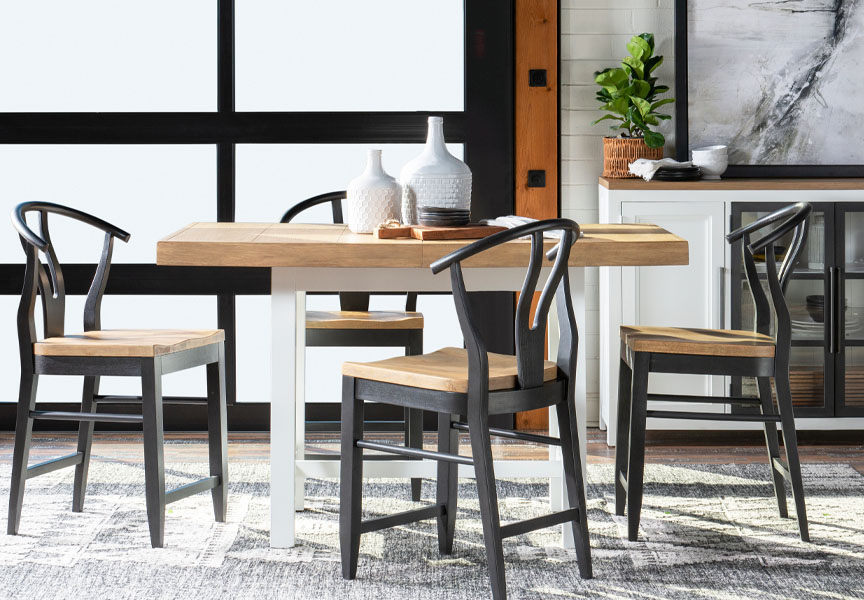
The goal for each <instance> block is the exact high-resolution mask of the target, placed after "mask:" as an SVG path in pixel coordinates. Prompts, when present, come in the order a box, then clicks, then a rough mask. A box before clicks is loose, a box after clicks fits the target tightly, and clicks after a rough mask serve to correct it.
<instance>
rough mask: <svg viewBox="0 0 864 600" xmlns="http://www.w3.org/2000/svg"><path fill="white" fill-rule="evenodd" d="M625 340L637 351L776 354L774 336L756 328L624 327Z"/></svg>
mask: <svg viewBox="0 0 864 600" xmlns="http://www.w3.org/2000/svg"><path fill="white" fill-rule="evenodd" d="M621 341H622V342H624V343H625V344H626V345H627V347H628V348H630V349H631V350H633V351H634V352H657V353H660V354H691V355H696V356H745V357H751V358H765V357H773V356H774V346H775V344H774V338H773V337H771V336H768V335H763V334H761V333H755V332H753V331H737V330H730V329H693V328H687V327H641V326H629V325H625V326H622V327H621Z"/></svg>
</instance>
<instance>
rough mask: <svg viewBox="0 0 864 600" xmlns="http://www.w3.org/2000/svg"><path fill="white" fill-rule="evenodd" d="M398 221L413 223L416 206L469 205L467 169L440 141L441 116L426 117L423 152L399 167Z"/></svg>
mask: <svg viewBox="0 0 864 600" xmlns="http://www.w3.org/2000/svg"><path fill="white" fill-rule="evenodd" d="M399 182H400V183H401V184H402V222H403V223H405V224H408V225H414V224H416V223H417V207H418V206H437V207H439V208H461V209H469V210H470V208H471V169H469V168H468V165H466V164H465V163H464V162H462V161H461V160H459V159H458V158H456V157H455V156H453V155H452V154H450V152H448V151H447V146H446V145H445V144H444V119H443V117H429V133H428V135H427V137H426V147H425V148H424V149H423V152H422V153H421V154H420V156H418V157H417V158H415V159H414V160H412V161H411V162H409V163H408V164H407V165H405V166H404V167H402V172H401V173H400V174H399Z"/></svg>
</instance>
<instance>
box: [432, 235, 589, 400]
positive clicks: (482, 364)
mask: <svg viewBox="0 0 864 600" xmlns="http://www.w3.org/2000/svg"><path fill="white" fill-rule="evenodd" d="M547 231H560V232H561V239H560V241H559V243H558V244H557V245H556V246H555V247H554V248H553V249H552V250H550V251H549V252H548V253H547V254H546V258H548V259H549V260H553V259H554V263H553V264H552V269H551V271H550V273H549V277H548V279H547V280H546V283H545V285H544V286H543V291H542V293H541V294H540V300H539V301H538V303H537V309H536V311H535V313H534V318H533V319H532V318H531V302H532V299H533V297H534V292H535V291H536V289H537V282H538V280H539V278H540V269H541V268H542V267H543V234H544V232H547ZM526 236H530V237H531V259H530V261H529V264H528V272H527V274H526V276H525V281H524V283H523V284H522V291H521V293H520V295H519V302H518V304H517V306H516V318H515V333H516V363H517V365H518V373H519V374H518V380H519V387H520V388H522V389H528V388H535V387H539V386H541V385H543V360H544V358H543V355H544V346H545V341H546V324H547V322H548V318H549V309H550V307H551V306H552V299H553V298H555V299H556V306H557V309H558V323H559V334H560V336H559V345H558V357H557V358H558V360H557V362H558V367H559V369H560V370H562V371H564V372H565V373H567V374H569V375H570V376H571V380H572V378H573V375H575V371H576V350H577V347H578V342H579V335H578V331H577V329H576V317H575V316H574V314H573V302H572V299H571V297H570V277H569V273H568V268H567V263H568V261H569V259H570V247H571V246H572V245H573V243H574V242H575V241H576V240H577V239H578V237H579V225H577V224H576V223H575V222H574V221H571V220H570V219H548V220H545V221H537V222H534V223H528V224H527V225H521V226H519V227H514V228H513V229H508V230H507V231H502V232H500V233H496V234H494V235H491V236H489V237H486V238H483V239H481V240H478V241H476V242H474V243H473V244H470V245H468V246H465V247H463V248H460V249H459V250H456V251H455V252H451V253H450V254H448V255H447V256H445V257H443V258H440V259H438V260H436V261H435V262H434V263H432V272H433V273H440V272H441V271H443V270H444V269H446V268H447V267H449V268H450V282H451V286H452V288H453V298H454V300H455V302H456V312H457V314H458V315H459V325H460V326H461V327H462V334H463V336H464V337H465V345H466V347H467V349H468V357H469V358H468V365H469V367H468V374H469V390H470V389H472V386H474V385H480V386H481V387H480V388H477V390H476V391H483V390H485V389H486V388H485V387H482V386H486V385H488V374H489V364H488V357H487V354H486V345H485V343H484V342H483V339H482V338H481V336H480V334H479V332H478V331H477V329H476V327H475V325H474V323H475V320H474V318H473V316H472V309H471V306H470V303H469V300H468V293H467V290H466V289H465V281H464V279H463V276H462V264H461V263H462V261H463V260H466V259H468V258H470V257H472V256H474V255H475V254H479V253H480V252H484V251H486V250H490V249H491V248H494V247H496V246H499V245H501V244H504V243H506V242H509V241H512V240H515V239H518V238H521V237H526Z"/></svg>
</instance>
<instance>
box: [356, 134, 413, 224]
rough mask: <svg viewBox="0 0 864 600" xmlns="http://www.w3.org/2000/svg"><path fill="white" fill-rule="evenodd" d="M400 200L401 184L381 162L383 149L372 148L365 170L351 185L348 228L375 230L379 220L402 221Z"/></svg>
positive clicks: (367, 157) (380, 221)
mask: <svg viewBox="0 0 864 600" xmlns="http://www.w3.org/2000/svg"><path fill="white" fill-rule="evenodd" d="M401 201H402V194H401V188H400V186H399V184H398V183H397V182H396V180H395V179H394V178H393V177H391V176H390V175H388V174H387V173H386V172H385V171H384V167H383V166H382V165H381V151H380V150H369V152H368V153H367V155H366V170H365V171H363V173H362V174H361V175H360V176H359V177H357V178H356V179H352V180H351V183H349V184H348V198H347V202H346V204H347V205H348V206H347V208H348V229H350V230H351V231H353V232H354V233H372V232H373V231H375V228H376V227H377V226H378V225H379V224H380V223H384V222H386V221H388V220H390V219H396V220H399V217H400V210H399V205H400V203H401Z"/></svg>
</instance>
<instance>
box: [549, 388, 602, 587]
mask: <svg viewBox="0 0 864 600" xmlns="http://www.w3.org/2000/svg"><path fill="white" fill-rule="evenodd" d="M556 409H557V411H558V430H559V436H560V439H561V457H562V461H563V463H564V480H565V482H566V486H567V501H568V502H569V504H570V508H578V509H579V519H578V520H577V521H572V522H571V525H572V527H573V540H574V541H575V547H576V560H577V562H578V563H579V575H580V576H581V577H582V579H591V578H592V577H593V576H594V575H593V570H592V567H591V543H590V538H589V537H588V506H587V503H586V500H585V482H584V481H583V480H582V456H581V453H580V451H579V429H578V428H577V424H576V411H575V409H574V407H572V406H570V400H569V399H568V400H565V401H564V402H559V403H558V405H557V406H556Z"/></svg>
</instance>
